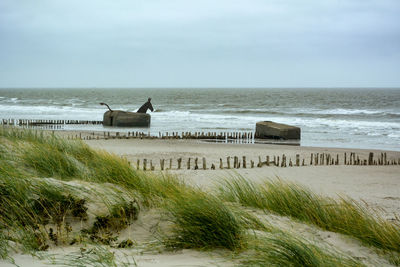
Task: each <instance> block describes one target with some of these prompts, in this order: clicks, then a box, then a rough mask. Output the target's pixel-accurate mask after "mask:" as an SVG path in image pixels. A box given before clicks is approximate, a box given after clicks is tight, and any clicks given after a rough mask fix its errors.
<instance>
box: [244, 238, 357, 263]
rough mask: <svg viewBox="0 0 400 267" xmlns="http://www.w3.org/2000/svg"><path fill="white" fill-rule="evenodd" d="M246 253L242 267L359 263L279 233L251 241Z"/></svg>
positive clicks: (329, 250) (305, 241)
mask: <svg viewBox="0 0 400 267" xmlns="http://www.w3.org/2000/svg"><path fill="white" fill-rule="evenodd" d="M249 244H250V245H249V249H250V250H249V251H250V252H249V254H247V255H246V256H245V259H243V260H242V261H241V263H242V264H243V266H260V267H261V266H288V267H297V266H306V267H342V266H343V267H358V266H364V265H363V264H362V263H360V262H359V261H357V260H355V259H353V258H351V257H347V256H344V255H343V254H341V253H339V252H336V251H333V250H332V249H331V248H327V247H324V248H322V247H320V246H317V245H315V244H312V243H311V242H310V241H307V240H305V239H302V238H299V237H295V236H294V235H293V234H290V233H284V232H281V231H276V232H273V233H271V234H269V235H267V236H263V237H259V238H254V239H253V240H251V241H250V242H249Z"/></svg>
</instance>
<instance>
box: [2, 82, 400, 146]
mask: <svg viewBox="0 0 400 267" xmlns="http://www.w3.org/2000/svg"><path fill="white" fill-rule="evenodd" d="M149 97H151V98H152V101H151V102H152V104H153V107H154V112H150V111H149V112H150V114H151V126H150V128H146V129H141V128H112V127H104V126H102V125H63V126H61V127H59V128H57V130H90V131H92V130H93V131H120V132H124V131H144V132H146V133H148V132H150V133H151V134H152V135H158V134H159V132H163V133H164V132H179V133H181V132H188V131H191V132H200V131H203V132H235V131H242V132H243V131H254V130H255V125H256V123H257V122H259V121H274V122H278V123H285V124H290V125H295V126H298V127H300V128H301V141H300V145H301V146H318V147H341V148H364V149H386V150H395V151H400V88H392V89H388V88H198V89H196V88H157V89H149V88H142V89H140V88H134V89H129V88H55V89H48V88H24V89H17V88H1V89H0V119H10V118H12V119H48V120H50V119H51V120H102V118H103V113H104V112H105V111H106V108H105V107H104V106H101V105H100V104H99V103H100V102H105V103H107V104H108V105H109V106H110V107H111V108H112V109H115V110H117V109H120V110H126V111H136V110H137V109H138V108H139V107H140V106H141V105H142V104H143V103H145V102H146V101H147V99H148V98H149Z"/></svg>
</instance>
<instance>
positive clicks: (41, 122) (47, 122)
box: [0, 119, 103, 126]
mask: <svg viewBox="0 0 400 267" xmlns="http://www.w3.org/2000/svg"><path fill="white" fill-rule="evenodd" d="M0 124H2V125H10V126H39V125H63V124H64V125H68V124H92V125H98V124H103V121H89V120H28V119H2V120H1V121H0Z"/></svg>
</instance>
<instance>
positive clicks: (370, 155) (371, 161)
mask: <svg viewBox="0 0 400 267" xmlns="http://www.w3.org/2000/svg"><path fill="white" fill-rule="evenodd" d="M372 164H374V153H372V152H369V155H368V165H372Z"/></svg>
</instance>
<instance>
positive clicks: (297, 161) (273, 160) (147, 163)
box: [136, 152, 400, 171]
mask: <svg viewBox="0 0 400 267" xmlns="http://www.w3.org/2000/svg"><path fill="white" fill-rule="evenodd" d="M232 159H233V162H232ZM201 161H202V162H201V168H200V167H199V164H200V163H199V158H188V159H187V160H186V169H187V170H199V169H203V170H207V169H208V168H207V160H206V158H205V157H203V158H202V159H201ZM182 163H183V159H182V158H178V159H177V165H176V170H181V169H183V165H182ZM231 163H233V164H231ZM248 163H249V165H248ZM308 163H309V164H308V166H319V165H328V166H329V165H360V166H368V165H400V158H399V159H397V160H395V159H392V160H388V159H387V154H386V152H385V153H380V155H379V156H378V157H377V158H374V153H373V152H370V153H369V155H368V159H360V157H359V155H356V154H355V153H354V152H351V153H344V155H343V161H339V154H336V155H335V156H333V155H331V154H327V153H311V155H310V158H309V162H308ZM172 165H173V159H172V158H171V159H169V160H167V161H166V160H165V159H160V165H159V166H160V167H159V168H160V170H162V171H163V170H172V167H173V166H172ZM218 165H219V166H218ZM216 166H218V167H219V169H232V168H233V169H239V168H248V167H249V168H254V167H258V168H261V167H263V166H275V167H294V166H296V167H300V166H307V162H306V160H305V159H304V158H303V159H301V158H300V154H297V155H296V156H295V158H294V159H293V161H292V159H291V158H289V160H288V158H287V156H286V155H285V154H283V155H282V156H281V157H280V156H266V157H265V161H263V160H262V158H261V156H259V157H258V163H257V164H255V162H254V161H253V160H250V161H247V159H246V156H243V157H242V158H241V159H240V158H239V157H237V156H234V157H231V156H228V157H227V158H226V163H225V164H224V161H223V160H222V158H220V159H219V164H214V163H212V164H211V167H210V169H211V170H215V169H216ZM136 169H138V170H139V169H142V170H144V171H146V170H155V166H154V165H153V161H152V160H147V159H143V160H142V162H141V161H140V159H137V161H136Z"/></svg>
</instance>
